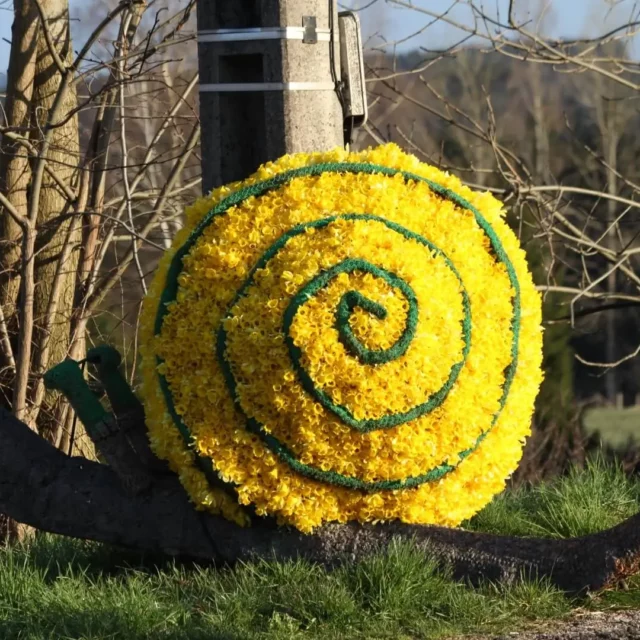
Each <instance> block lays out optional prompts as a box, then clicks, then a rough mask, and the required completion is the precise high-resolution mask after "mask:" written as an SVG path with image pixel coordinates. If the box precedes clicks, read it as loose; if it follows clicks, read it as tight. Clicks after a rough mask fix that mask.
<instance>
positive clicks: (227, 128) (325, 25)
mask: <svg viewBox="0 0 640 640" xmlns="http://www.w3.org/2000/svg"><path fill="white" fill-rule="evenodd" d="M198 51H199V67H200V87H201V91H200V118H201V122H202V168H203V184H202V186H203V192H205V193H206V192H208V191H209V190H210V189H212V188H214V187H216V186H219V185H221V184H225V183H227V182H231V181H234V180H240V179H243V178H245V177H246V176H247V175H249V174H250V173H251V172H252V171H254V170H255V169H256V168H257V167H258V166H259V165H260V164H261V163H263V162H266V161H268V160H273V159H276V158H278V157H280V156H282V155H283V154H285V153H296V152H299V151H314V150H325V149H330V148H333V147H336V146H339V145H342V144H344V131H343V111H342V106H341V102H340V99H339V94H338V92H337V91H336V84H337V82H338V81H339V80H340V60H339V55H340V52H339V44H338V28H337V10H336V3H335V2H333V1H332V0H199V1H198Z"/></svg>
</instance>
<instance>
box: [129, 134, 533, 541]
mask: <svg viewBox="0 0 640 640" xmlns="http://www.w3.org/2000/svg"><path fill="white" fill-rule="evenodd" d="M187 214H188V216H187V217H188V220H187V224H186V226H185V228H184V229H183V230H182V231H181V232H180V233H179V234H178V235H177V237H176V239H175V241H174V244H173V248H172V249H171V251H169V252H167V254H165V256H164V257H163V259H162V260H161V262H160V265H159V267H158V270H157V272H156V276H155V279H154V282H153V284H152V287H151V289H150V291H149V293H148V295H147V297H146V299H145V302H144V308H143V321H142V334H143V335H142V348H141V351H142V356H143V380H144V384H143V399H144V403H145V408H146V410H147V422H148V424H149V430H150V437H151V442H152V446H153V447H154V450H155V451H156V453H157V454H158V455H159V456H161V457H163V458H165V459H167V460H168V461H169V463H170V464H171V466H172V468H173V469H174V470H175V471H176V472H177V473H178V474H179V476H180V479H181V481H182V483H183V484H184V486H185V488H186V489H187V491H188V493H189V494H190V496H191V498H192V500H193V501H194V503H195V504H196V506H197V507H199V508H204V509H209V510H211V511H213V512H215V513H222V514H223V515H225V517H228V518H231V519H234V520H235V521H237V522H239V523H244V522H246V521H247V512H246V511H245V509H243V507H242V506H241V505H252V508H253V509H254V510H255V512H256V513H257V514H260V515H262V514H270V515H275V516H276V517H277V518H278V520H279V522H280V523H282V524H292V525H294V526H296V527H298V528H299V529H301V530H302V531H310V530H311V529H313V527H315V526H317V525H319V524H321V523H322V522H325V521H339V522H345V521H348V520H360V521H376V520H389V519H400V520H403V521H405V522H412V523H425V524H426V523H437V524H445V525H450V526H454V525H457V524H459V523H460V522H461V521H462V520H464V519H465V518H468V517H470V516H471V515H473V514H474V513H475V512H476V511H477V510H478V509H480V508H482V507H483V506H484V505H485V504H486V503H487V502H489V501H490V499H491V498H492V496H493V495H495V494H496V493H498V492H499V491H501V490H502V488H503V487H504V482H505V479H506V478H507V477H508V476H509V475H510V474H511V473H512V472H513V470H514V469H515V467H516V465H517V463H518V461H519V459H520V456H521V453H522V445H523V443H524V438H525V437H526V436H527V435H528V434H529V429H530V419H531V414H532V410H533V403H534V400H535V396H536V393H537V390H538V388H539V384H540V382H541V377H542V376H541V371H540V365H541V343H542V336H541V329H540V320H541V318H540V299H539V296H538V294H537V293H536V291H535V288H534V286H533V283H532V280H531V277H530V274H529V272H528V270H527V265H526V261H525V257H524V252H523V251H522V249H521V248H520V247H519V244H518V241H517V239H516V237H515V236H514V234H513V233H512V231H511V230H510V229H509V227H508V226H507V225H506V223H505V222H504V220H503V212H502V210H501V205H500V203H499V202H498V201H497V200H495V199H494V198H493V197H492V196H491V195H490V194H487V193H484V194H481V193H475V192H472V191H471V190H469V189H468V188H466V187H464V186H463V185H462V184H461V183H460V182H459V180H457V179H456V178H454V177H452V176H449V175H448V174H446V173H443V172H440V171H438V170H437V169H434V168H433V167H430V166H428V165H425V164H423V163H420V162H419V161H418V160H417V159H416V158H414V157H413V156H410V155H406V154H404V153H403V152H402V151H401V150H400V149H399V148H398V147H396V146H395V145H385V146H382V147H378V148H376V149H372V150H367V151H364V152H360V153H351V154H348V153H346V152H344V151H342V150H336V151H333V152H329V153H317V154H310V155H308V154H297V155H293V156H286V157H284V158H281V159H280V160H279V161H277V162H275V163H270V164H267V165H265V166H263V167H261V168H260V169H259V170H258V172H257V173H256V174H255V175H253V176H252V177H251V178H249V179H248V180H246V181H244V182H242V183H236V184H233V185H229V186H226V187H223V188H221V189H218V190H216V191H214V192H213V193H212V194H211V195H210V196H209V197H208V198H204V199H202V200H200V201H199V202H198V203H196V205H195V206H194V207H192V208H191V209H190V210H189V211H188V212H187ZM221 485H222V486H221Z"/></svg>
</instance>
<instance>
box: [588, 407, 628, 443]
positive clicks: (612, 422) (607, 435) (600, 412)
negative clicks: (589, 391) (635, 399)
mask: <svg viewBox="0 0 640 640" xmlns="http://www.w3.org/2000/svg"><path fill="white" fill-rule="evenodd" d="M584 426H585V430H586V431H587V433H589V434H591V433H596V432H597V433H598V434H599V435H600V439H601V440H602V442H604V443H606V444H609V445H611V446H612V447H614V448H620V447H624V446H625V445H626V444H627V443H628V441H629V440H630V439H631V440H632V441H633V442H634V443H635V444H636V445H637V444H638V442H640V407H630V408H627V409H614V408H610V407H598V408H594V409H590V410H589V411H587V412H586V413H585V416H584Z"/></svg>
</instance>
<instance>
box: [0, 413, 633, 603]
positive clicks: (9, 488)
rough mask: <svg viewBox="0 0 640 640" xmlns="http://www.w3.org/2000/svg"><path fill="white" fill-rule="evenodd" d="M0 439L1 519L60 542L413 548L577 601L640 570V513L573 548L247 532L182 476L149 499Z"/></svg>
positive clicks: (7, 422) (429, 530)
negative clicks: (547, 584) (203, 506)
mask: <svg viewBox="0 0 640 640" xmlns="http://www.w3.org/2000/svg"><path fill="white" fill-rule="evenodd" d="M0 431H1V432H2V437H3V446H2V447H1V448H0V511H2V512H4V513H6V514H7V515H9V516H11V517H12V518H15V519H16V520H18V521H20V522H23V523H26V524H29V525H31V526H34V527H37V528H38V529H42V530H45V531H50V532H52V533H58V534H62V535H67V536H72V537H76V538H85V539H90V540H96V541H99V542H105V543H110V544H115V545H121V546H126V547H131V548H136V549H140V550H147V551H152V552H163V553H167V554H171V555H179V556H186V557H191V558H200V559H210V560H215V561H219V562H228V563H233V562H236V561H238V560H248V559H250V558H252V557H256V556H257V557H263V558H276V559H281V560H284V559H290V558H304V559H306V560H309V561H312V562H318V563H321V564H323V565H326V566H333V565H336V564H338V563H340V562H344V561H345V560H346V561H354V560H359V559H362V558H364V557H366V556H368V555H370V554H372V553H376V552H379V551H381V550H384V549H385V548H387V547H388V546H389V545H390V544H391V543H392V542H393V541H395V540H406V541H413V542H414V543H415V544H416V545H417V547H418V548H419V549H422V550H424V551H425V552H427V553H430V554H433V555H434V556H435V557H436V558H437V559H439V561H440V562H441V563H442V564H447V565H450V566H451V567H452V568H453V573H454V576H455V577H457V578H467V579H469V580H470V581H471V582H473V583H477V582H478V581H479V580H481V579H490V580H493V581H498V580H499V581H503V582H506V583H511V582H513V581H515V580H518V579H519V578H520V577H521V576H523V575H532V576H533V575H537V576H539V577H542V576H547V577H549V578H550V580H551V582H552V583H553V584H555V585H556V586H557V587H559V588H561V589H563V590H565V591H566V592H569V593H571V594H576V593H581V592H585V591H586V590H590V591H593V590H597V589H600V588H602V587H605V586H607V587H608V586H612V585H615V584H616V583H617V582H618V581H619V580H621V579H624V578H625V577H626V576H628V575H630V574H631V573H633V572H635V571H637V570H638V567H639V565H640V526H639V525H640V514H639V515H636V516H633V517H631V518H629V519H628V520H626V521H625V522H623V523H622V524H620V525H618V526H616V527H613V528H612V529H608V530H607V531H602V532H600V533H596V534H592V535H588V536H584V537H581V538H574V539H568V540H554V539H542V538H516V537H508V536H497V535H492V534H485V533H476V532H470V531H464V530H461V529H447V528H445V527H436V526H429V527H427V526H425V527H421V526H410V525H403V524H400V523H387V524H378V525H375V526H374V525H358V524H348V525H327V526H324V527H322V528H320V529H319V530H318V531H317V532H316V533H314V534H313V535H304V534H302V533H300V532H298V531H296V530H293V529H288V528H276V527H274V526H272V525H270V524H269V522H268V521H260V520H256V521H254V526H252V527H249V528H240V527H238V526H236V525H234V524H233V523H231V522H229V521H227V520H224V519H223V518H220V517H216V516H212V515H208V514H203V513H200V512H197V511H196V510H195V509H194V508H193V507H192V506H191V505H190V503H189V501H188V499H187V496H186V494H185V492H184V490H183V489H182V487H181V485H180V484H179V482H178V480H177V478H176V477H175V476H173V475H168V476H158V478H157V481H156V482H155V483H154V484H153V485H152V487H151V488H150V489H148V490H147V491H146V492H145V493H142V494H139V495H132V494H129V493H127V492H126V491H125V490H124V489H123V488H122V486H121V484H120V482H119V481H118V479H117V477H116V475H115V473H114V472H113V471H112V470H111V469H109V468H108V467H107V466H105V465H101V464H98V463H96V462H90V461H88V460H85V459H84V458H79V457H73V458H69V457H67V456H65V455H64V454H62V453H61V452H60V451H58V450H56V449H55V448H54V447H53V446H51V445H50V444H48V443H47V442H46V441H45V440H43V439H42V438H40V437H39V436H38V435H37V434H35V433H34V432H32V431H31V430H30V429H29V428H28V427H27V426H26V425H25V424H23V423H22V422H20V421H19V420H17V419H16V418H15V417H14V416H12V415H11V414H10V413H9V412H7V411H6V410H4V409H2V408H0Z"/></svg>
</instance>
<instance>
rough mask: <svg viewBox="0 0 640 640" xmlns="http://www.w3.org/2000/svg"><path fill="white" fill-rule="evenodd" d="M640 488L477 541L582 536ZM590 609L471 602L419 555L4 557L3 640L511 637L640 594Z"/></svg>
mask: <svg viewBox="0 0 640 640" xmlns="http://www.w3.org/2000/svg"><path fill="white" fill-rule="evenodd" d="M639 505H640V484H639V483H638V482H635V481H631V480H628V479H626V478H625V477H624V476H623V475H622V473H620V472H619V471H618V470H616V469H613V468H611V467H605V466H604V465H603V464H602V463H601V462H597V461H596V462H594V463H592V464H590V466H589V467H588V469H587V470H586V471H583V472H573V473H571V474H570V475H569V476H568V477H567V478H564V479H562V480H560V481H558V482H556V483H554V484H549V485H545V486H541V487H538V488H534V489H529V490H519V491H515V492H510V493H508V494H505V495H503V496H500V497H498V498H497V499H496V500H494V502H493V503H492V504H490V505H489V506H488V507H487V508H486V509H485V510H484V511H482V512H481V513H480V514H478V515H477V516H476V517H475V518H474V519H473V520H472V521H470V522H468V523H465V526H466V527H467V528H470V529H475V530H482V531H492V532H500V533H508V534H518V535H538V536H553V537H562V536H574V535H581V534H585V533H590V532H593V531H597V530H601V529H603V528H606V527H609V526H612V525H614V524H616V523H618V522H620V521H621V520H623V519H624V518H627V517H629V516H631V515H633V514H634V513H636V512H637V511H638V508H639ZM629 586H630V589H629V590H628V591H624V592H609V593H605V594H602V595H600V596H598V597H597V598H595V599H593V600H591V601H589V602H587V603H585V602H580V603H578V602H576V601H570V600H568V599H567V598H565V597H564V596H563V595H562V594H561V593H559V592H557V591H555V590H554V589H552V588H550V587H549V586H548V585H546V584H544V583H537V584H530V583H529V584H521V585H520V586H515V587H512V588H509V589H507V588H500V587H497V586H494V585H491V584H487V585H485V586H483V587H482V588H479V589H472V588H469V587H467V586H465V585H464V584H461V583H457V582H453V581H452V580H450V579H449V578H448V577H447V576H445V575H442V574H440V573H438V572H437V571H435V568H434V563H433V562H432V561H431V560H430V559H428V558H425V557H424V556H423V555H421V554H419V553H416V552H415V551H414V550H413V549H411V548H410V547H409V546H397V547H396V548H394V549H393V550H392V552H391V553H390V554H389V555H388V556H386V557H382V556H380V557H376V558H371V559H370V560H368V561H366V562H363V563H361V564H357V565H352V566H348V567H343V568H341V569H339V570H336V571H333V572H331V573H328V572H326V571H324V570H323V569H320V568H319V567H315V566H310V565H308V564H306V563H301V562H297V563H293V562H292V563H285V564H279V563H271V562H259V563H254V564H246V565H242V566H238V567H236V568H234V569H219V570H216V569H214V568H212V567H202V566H193V565H179V564H176V563H175V562H169V561H165V562H164V563H161V564H158V563H155V564H154V563H153V562H151V561H150V560H149V559H148V558H147V559H145V558H141V557H139V556H136V555H135V554H131V553H126V552H123V551H120V550H116V549H113V548H109V547H105V546H101V545H97V544H92V543H83V542H77V541H72V540H66V539H62V538H59V537H54V536H48V535H43V536H40V537H39V538H38V539H37V540H36V542H35V543H34V544H32V545H31V546H30V547H29V548H24V549H14V550H5V551H0V638H2V639H4V638H7V639H14V638H15V639H21V640H22V639H24V640H26V639H29V640H48V639H52V640H53V639H55V640H62V639H73V640H80V639H83V640H89V639H92V640H98V639H100V640H106V639H107V638H109V639H120V638H122V639H126V640H138V639H143V638H144V639H147V638H148V639H152V638H153V639H154V640H169V639H171V640H174V639H175V640H178V639H184V640H187V639H188V640H205V639H207V640H212V639H221V640H232V639H233V640H236V639H245V638H246V639H252V638H261V639H262V638H264V639H269V640H275V639H280V638H281V639H283V640H284V639H286V640H289V639H295V638H305V639H311V638H322V639H323V640H330V639H333V638H335V639H345V638H347V639H351V638H370V639H373V638H389V639H392V638H393V639H394V640H395V639H398V640H400V639H406V640H408V639H412V640H413V639H417V638H438V637H443V636H450V635H455V634H459V633H471V632H475V633H478V632H491V631H495V632H499V631H505V630H509V631H510V630H513V629H514V628H517V627H518V626H521V625H523V624H525V623H526V622H527V621H530V620H540V619H543V618H559V617H563V616H565V615H567V614H569V613H570V612H571V611H572V610H573V609H574V608H575V607H577V606H581V607H587V608H592V609H593V608H598V609H606V608H610V607H612V606H616V607H636V608H640V580H632V581H631V583H630V585H629Z"/></svg>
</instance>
